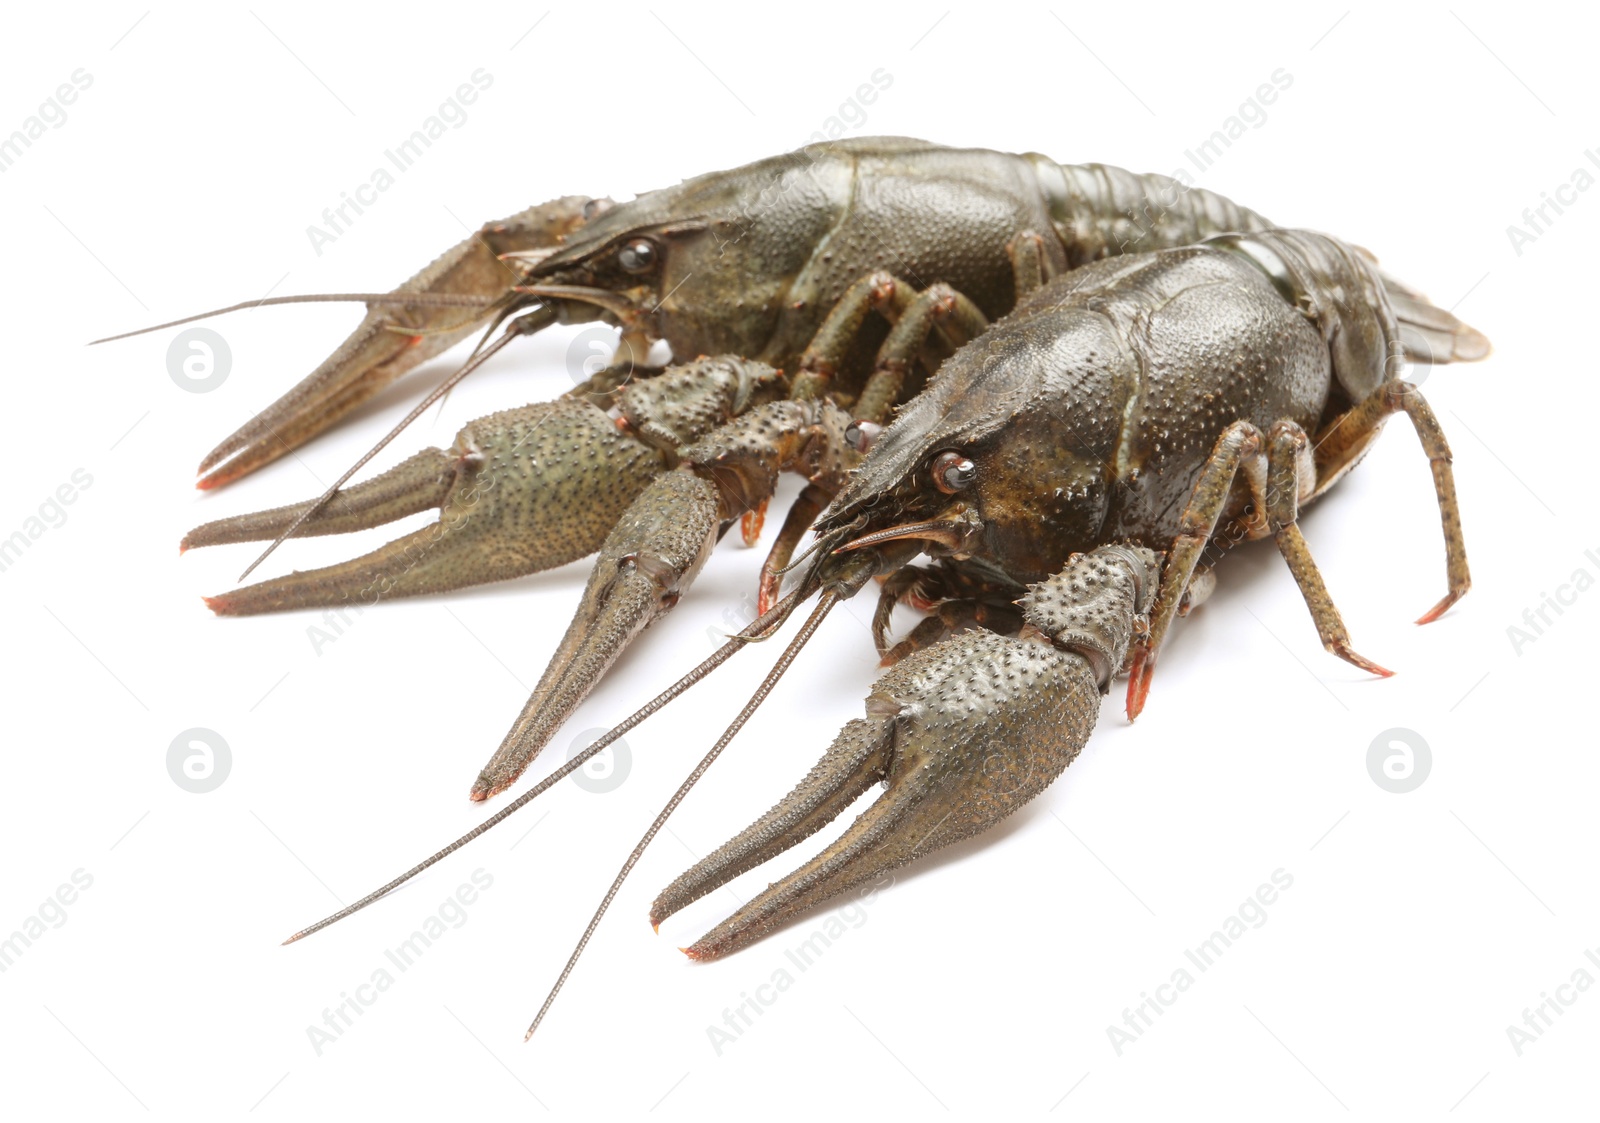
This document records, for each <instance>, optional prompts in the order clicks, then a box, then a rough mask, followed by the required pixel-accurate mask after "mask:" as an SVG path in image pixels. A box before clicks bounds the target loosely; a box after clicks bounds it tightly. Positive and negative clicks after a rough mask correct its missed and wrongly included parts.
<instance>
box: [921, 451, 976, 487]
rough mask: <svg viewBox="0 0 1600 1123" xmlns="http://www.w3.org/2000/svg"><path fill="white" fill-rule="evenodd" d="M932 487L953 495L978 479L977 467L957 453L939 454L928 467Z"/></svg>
mask: <svg viewBox="0 0 1600 1123" xmlns="http://www.w3.org/2000/svg"><path fill="white" fill-rule="evenodd" d="M930 468H931V470H932V472H933V486H934V487H936V488H938V489H939V490H940V491H942V492H944V493H945V494H946V495H953V494H955V493H956V492H958V491H960V490H961V489H962V488H964V487H966V486H967V485H968V484H970V483H971V482H972V481H973V480H975V479H977V478H978V466H977V465H976V464H974V463H973V462H972V461H970V460H968V459H967V458H966V457H965V456H962V455H961V454H960V453H959V452H941V453H940V454H939V455H938V456H935V457H934V458H933V464H932V465H931V466H930Z"/></svg>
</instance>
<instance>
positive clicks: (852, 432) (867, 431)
mask: <svg viewBox="0 0 1600 1123" xmlns="http://www.w3.org/2000/svg"><path fill="white" fill-rule="evenodd" d="M881 432H883V426H882V425H879V424H877V423H876V422H873V421H860V420H857V421H852V422H850V424H849V425H848V426H846V427H845V431H844V443H845V444H847V445H849V446H850V447H851V448H853V449H855V450H856V451H857V452H859V453H861V454H862V455H863V456H865V455H866V452H867V450H868V449H869V448H871V447H872V443H873V442H874V441H876V440H877V439H878V434H879V433H881Z"/></svg>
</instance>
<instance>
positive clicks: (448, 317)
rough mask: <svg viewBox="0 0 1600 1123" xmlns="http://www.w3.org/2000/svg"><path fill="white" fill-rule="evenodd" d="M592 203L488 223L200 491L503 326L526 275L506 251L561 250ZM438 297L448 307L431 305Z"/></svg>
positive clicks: (558, 202) (380, 307)
mask: <svg viewBox="0 0 1600 1123" xmlns="http://www.w3.org/2000/svg"><path fill="white" fill-rule="evenodd" d="M589 202H590V200H589V199H587V198H585V197H582V196H576V195H574V196H568V197H566V198H562V199H554V200H552V201H550V202H548V203H544V204H541V205H540V206H536V207H529V208H528V209H527V210H525V211H522V212H520V213H519V214H515V215H512V216H511V217H510V218H506V219H502V220H500V221H498V222H490V223H487V224H486V225H485V226H484V227H483V228H482V229H481V230H479V231H477V232H476V233H474V234H472V235H471V236H470V237H468V238H466V239H464V240H462V241H461V242H459V243H458V244H456V245H455V246H452V247H451V248H450V249H449V250H446V251H445V252H444V253H443V254H441V255H440V256H439V257H438V258H436V259H435V260H434V261H433V262H432V263H430V264H429V265H428V266H427V267H426V268H425V269H423V270H421V271H420V272H419V273H417V274H416V275H415V276H414V277H412V278H411V279H410V280H408V281H406V282H405V283H404V284H402V285H400V286H399V287H398V288H396V289H395V290H394V291H393V292H392V293H390V294H388V295H389V296H390V297H400V296H409V295H412V294H418V295H419V300H418V302H417V303H415V304H406V303H397V302H391V301H389V300H385V301H384V302H383V303H372V304H371V305H369V307H368V311H367V314H366V317H365V318H364V319H363V320H362V321H361V323H360V324H359V325H358V326H357V327H356V329H355V331H353V332H351V333H350V335H349V337H348V338H347V339H345V341H344V342H343V343H341V344H340V345H339V347H338V348H337V349H336V350H335V351H334V352H333V354H331V355H329V356H328V357H327V358H326V359H324V360H323V362H322V365H321V366H319V367H317V369H316V370H314V371H312V372H311V374H309V375H307V376H306V377H305V379H303V380H302V381H301V382H300V383H299V384H298V385H296V386H295V387H294V388H293V389H291V390H290V391H289V392H288V393H286V394H284V395H283V396H282V397H281V398H279V399H278V400H277V401H276V402H274V403H272V404H271V405H270V406H268V407H267V408H266V409H264V410H262V411H261V412H260V413H258V414H256V415H255V416H254V417H252V418H251V419H250V420H249V421H248V422H246V423H245V424H244V425H243V426H241V427H240V428H239V429H238V430H237V431H236V432H234V433H233V434H231V435H230V436H229V437H228V438H227V439H226V440H224V441H223V442H222V443H221V444H219V445H217V447H216V448H214V449H212V450H211V452H210V453H209V454H208V455H207V456H206V458H205V459H204V460H202V461H201V462H200V468H199V475H200V479H199V481H198V482H197V484H196V485H195V486H197V487H199V488H201V489H202V490H205V489H210V488H215V487H221V486H222V485H223V484H226V483H230V482H232V481H233V480H236V479H239V478H240V477H241V476H245V475H248V474H249V473H251V472H253V471H255V470H256V469H257V468H260V467H262V466H263V465H266V464H269V463H271V462H272V461H274V460H276V459H278V457H280V456H282V455H284V454H285V453H287V452H290V451H291V450H293V449H295V448H298V447H299V446H300V445H302V444H304V443H305V442H307V441H308V440H310V439H311V438H312V437H314V436H316V435H317V434H319V433H321V432H322V431H323V430H325V429H327V428H329V427H331V426H332V425H333V424H334V423H335V422H336V421H338V420H339V419H340V418H341V417H343V416H344V415H345V414H347V413H349V412H350V411H351V410H352V409H354V408H355V407H356V406H358V405H360V404H361V403H362V402H364V401H366V400H367V399H369V398H371V397H372V396H373V395H374V394H376V393H377V392H378V391H379V390H381V389H382V388H383V387H385V386H387V385H388V384H389V383H391V382H393V381H395V380H396V379H397V378H399V377H400V376H401V375H403V374H405V373H406V372H407V371H410V370H412V369H414V368H415V367H417V366H419V365H421V364H422V363H423V362H425V361H426V360H428V359H431V358H433V357H434V356H436V355H439V354H442V353H443V352H445V351H447V350H449V349H450V348H451V347H453V346H454V345H455V344H456V343H458V342H459V341H461V340H462V339H465V338H466V337H467V336H469V335H471V334H472V333H473V332H474V331H477V330H478V329H480V328H482V327H484V326H486V325H488V324H490V323H492V322H494V320H495V318H496V316H498V315H499V314H500V313H501V312H503V311H505V309H506V308H507V307H508V306H509V305H510V303H511V301H512V299H513V298H514V293H513V291H512V289H513V286H515V285H516V283H517V282H518V280H519V279H520V276H521V274H520V273H519V272H518V271H517V269H516V268H514V267H512V266H508V265H506V264H505V263H503V262H502V261H500V260H499V255H500V254H502V253H505V252H506V251H508V250H518V249H531V248H535V247H539V246H548V245H556V244H558V243H559V241H560V239H561V238H563V237H565V236H566V235H567V234H569V233H571V232H572V231H574V230H576V229H577V228H578V227H580V226H581V225H582V224H583V223H584V221H585V217H584V210H585V206H586V205H587V204H588V203H589ZM429 296H433V297H435V300H436V301H438V302H436V303H435V302H428V301H427V298H428V297H429ZM449 296H456V297H463V298H469V299H470V298H483V300H482V302H481V303H478V304H476V305H459V306H455V305H451V304H449V303H445V302H444V301H445V300H446V299H447V297H449Z"/></svg>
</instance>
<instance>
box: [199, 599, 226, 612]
mask: <svg viewBox="0 0 1600 1123" xmlns="http://www.w3.org/2000/svg"><path fill="white" fill-rule="evenodd" d="M200 599H201V600H203V601H205V602H206V607H207V608H209V609H210V610H211V611H212V612H215V613H216V614H217V615H218V616H221V615H223V614H224V613H225V612H227V607H228V606H227V598H226V597H223V596H216V597H201V598H200Z"/></svg>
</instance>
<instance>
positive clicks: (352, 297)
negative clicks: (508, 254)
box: [89, 292, 505, 347]
mask: <svg viewBox="0 0 1600 1123" xmlns="http://www.w3.org/2000/svg"><path fill="white" fill-rule="evenodd" d="M504 299H505V297H504V296H503V295H502V296H480V295H478V294H476V293H465V292H318V293H309V294H307V295H305V296H266V297H262V298H261V299H260V300H246V301H244V302H242V303H240V304H230V305H228V306H227V307H226V308H213V309H212V310H211V311H209V312H198V313H196V314H195V315H193V316H185V317H184V318H183V319H181V320H168V321H167V322H166V323H164V324H152V325H151V326H150V327H147V328H139V329H138V330H136V331H125V332H123V333H122V334H121V335H108V336H106V337H105V338H104V339H91V340H90V341H89V346H90V347H93V346H94V345H95V344H96V343H113V342H115V341H116V340H119V339H131V338H132V337H133V336H136V335H147V334H149V333H150V332H153V331H160V330H161V329H162V328H175V327H178V326H179V325H180V324H192V323H194V322H195V321H196V320H209V319H210V318H211V317H213V316H226V315H227V314H228V313H229V312H243V311H244V310H245V309H246V308H265V307H266V306H267V305H269V304H400V305H404V304H410V305H414V306H416V307H418V308H487V307H489V306H490V305H492V304H497V303H499V302H500V301H502V300H504Z"/></svg>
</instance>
